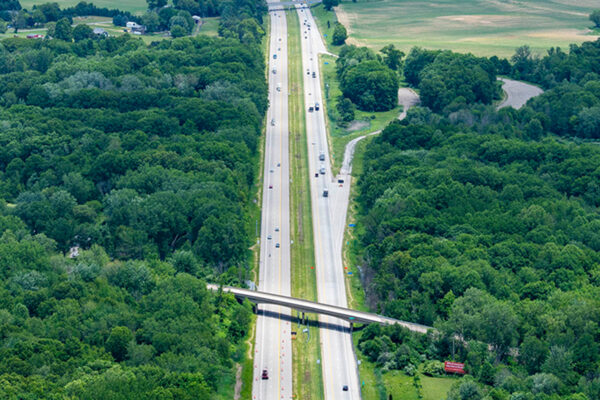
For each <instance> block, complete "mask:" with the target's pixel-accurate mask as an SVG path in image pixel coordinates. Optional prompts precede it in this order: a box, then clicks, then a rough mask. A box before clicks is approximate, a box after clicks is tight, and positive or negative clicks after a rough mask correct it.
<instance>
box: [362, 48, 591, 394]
mask: <svg viewBox="0 0 600 400" xmlns="http://www.w3.org/2000/svg"><path fill="white" fill-rule="evenodd" d="M590 46H591V48H596V47H597V46H598V43H597V42H594V43H590V44H584V45H582V46H581V47H582V48H586V49H590ZM415 52H421V53H423V51H422V50H413V52H411V53H412V54H413V55H414V54H415ZM425 54H427V52H425ZM587 54H588V55H589V56H590V58H591V60H588V59H586V58H585V57H583V58H581V59H580V62H579V63H578V65H577V70H579V71H580V72H582V73H583V76H587V77H586V78H585V79H583V76H582V77H581V79H582V80H585V83H584V84H583V85H582V89H581V90H582V91H585V93H580V95H579V96H578V97H577V98H574V97H571V96H572V95H571V94H570V93H569V92H565V91H564V90H562V91H561V89H560V88H561V87H562V86H563V85H558V86H557V87H555V88H553V89H550V90H548V91H547V92H546V93H545V94H544V95H542V96H540V97H539V98H536V99H533V100H531V101H530V102H529V103H528V106H526V107H523V108H522V109H520V110H518V111H517V110H514V109H503V110H500V111H496V110H495V109H494V107H493V106H491V105H485V104H483V103H485V102H487V100H486V101H485V102H484V101H482V100H476V99H475V98H473V100H472V101H469V100H467V101H464V100H462V99H461V103H462V105H461V106H460V107H458V106H457V104H458V102H455V100H456V99H455V98H454V99H452V98H451V97H448V99H449V100H450V102H449V103H448V105H446V106H444V107H441V108H440V107H437V109H438V110H439V111H440V113H435V112H432V111H431V110H430V109H429V108H424V107H415V108H413V109H411V110H409V112H408V116H407V118H406V119H405V120H404V121H402V122H400V121H397V122H393V123H392V124H390V125H389V126H388V127H387V128H386V129H385V130H384V131H383V132H382V133H381V135H379V136H378V137H376V138H375V139H374V140H373V141H372V142H370V143H369V144H368V146H367V150H366V153H365V157H364V172H363V174H362V175H361V177H360V179H359V182H358V188H359V193H360V194H359V197H358V202H359V205H360V216H359V237H360V245H359V247H360V249H361V250H360V251H361V257H362V279H363V283H364V286H365V290H366V294H367V301H368V303H369V304H370V306H371V307H372V308H373V309H374V310H376V311H378V312H381V313H384V314H386V315H389V316H392V317H396V318H399V319H404V320H411V321H415V322H420V323H423V324H427V325H434V326H435V327H436V328H437V329H438V330H439V332H440V334H438V335H431V336H429V337H428V338H427V341H426V343H425V344H424V343H423V342H422V341H421V340H418V339H415V338H411V337H410V336H409V335H408V334H406V333H404V334H402V333H398V332H395V331H381V335H373V334H372V333H370V334H369V335H371V336H372V337H371V336H369V335H367V337H366V339H365V340H363V341H362V342H361V344H359V348H360V349H361V351H362V352H363V353H364V354H365V355H367V356H368V357H369V358H370V359H371V360H373V361H375V362H377V363H378V365H379V366H380V367H381V368H387V369H404V370H405V371H406V372H407V373H413V372H414V368H415V367H416V366H417V365H418V363H420V362H423V360H444V359H446V360H447V359H454V360H456V361H463V362H465V363H466V368H467V370H468V372H469V374H470V375H471V376H472V377H473V379H471V380H469V379H466V380H461V381H460V382H459V383H458V384H457V387H456V388H455V389H453V390H452V391H451V393H450V394H449V398H451V399H467V398H468V399H482V398H484V397H485V396H488V397H489V398H493V399H509V398H510V399H515V398H519V399H520V398H522V399H532V400H533V399H575V398H577V399H589V400H591V399H596V398H600V375H599V372H598V371H600V351H599V347H600V346H599V343H600V329H599V323H600V313H598V310H600V302H599V300H598V299H599V295H600V289H599V287H600V279H599V276H600V275H599V267H598V265H600V253H599V252H600V215H599V214H598V210H597V207H598V205H599V204H600V201H599V200H598V199H599V196H598V194H599V193H600V186H599V183H598V182H599V181H598V176H597V169H598V165H600V149H598V148H597V146H596V145H592V144H575V143H569V142H565V141H559V140H558V139H557V138H555V137H553V136H551V135H550V134H549V131H550V129H548V126H549V125H548V124H550V123H551V117H550V116H549V115H548V107H547V106H546V107H544V106H543V104H547V101H548V99H549V98H552V99H554V101H556V102H557V103H562V104H564V106H563V107H567V108H568V107H569V106H568V105H569V102H572V103H573V104H579V106H582V107H584V106H585V105H586V104H591V103H593V102H596V101H597V100H598V93H600V91H594V90H593V87H594V86H595V85H598V84H600V81H599V80H598V79H597V75H594V74H595V73H594V72H592V71H587V72H583V71H584V69H583V67H582V66H585V65H588V66H589V67H590V68H596V65H594V67H592V64H594V63H593V62H592V60H593V59H594V57H595V51H591V50H589V51H587ZM440 56H442V57H443V58H442V59H443V60H445V62H444V63H441V62H440V65H438V66H435V65H434V64H435V59H436V58H437V57H440ZM411 58H412V60H411ZM457 59H462V60H461V61H458V62H456V63H454V62H453V60H457ZM414 60H416V58H414V57H411V56H410V55H409V56H408V58H407V60H406V68H408V69H409V70H411V69H412V70H413V71H414V70H415V69H414V68H415V67H410V66H409V65H410V64H411V63H412V62H413V61H414ZM488 63H491V64H492V66H493V67H490V70H491V71H492V72H493V71H494V69H495V70H496V71H497V70H499V67H502V68H506V66H505V65H503V66H502V65H500V64H498V65H495V66H494V64H495V62H494V60H485V59H475V58H474V57H472V56H464V58H462V56H459V57H455V56H453V55H452V54H450V53H446V55H445V56H444V53H438V54H437V55H435V57H434V58H433V60H431V61H429V62H427V63H423V64H427V65H428V66H426V67H420V68H416V69H420V70H421V72H420V73H418V74H415V75H413V77H411V78H409V76H410V74H409V75H407V76H406V77H407V79H418V85H419V87H420V88H421V90H423V87H422V86H421V85H422V84H423V79H428V74H427V73H424V72H423V71H426V70H427V68H429V66H431V68H433V69H439V70H440V71H442V70H444V71H448V68H451V69H452V70H454V71H455V72H456V73H458V74H459V76H463V77H469V76H470V74H471V73H472V72H473V71H476V70H479V69H481V70H480V71H479V72H478V73H477V74H476V75H477V76H479V77H480V78H481V80H480V83H481V84H482V85H483V84H485V85H484V86H482V87H486V88H491V87H492V86H493V85H491V83H492V82H493V81H491V78H492V76H493V74H492V75H490V74H488V73H487V72H485V71H486V68H487V67H488V66H489V64H488ZM423 64H421V65H423ZM502 64H504V63H502ZM450 66H451V67H450ZM512 67H514V64H513V65H511V68H512ZM461 69H464V71H462V72H461ZM559 70H560V68H559ZM406 71H407V70H406V69H405V74H406ZM481 71H484V72H481ZM557 73H558V71H557ZM442 76H444V75H442ZM442 76H440V77H442ZM454 79H455V77H454V75H451V76H445V78H443V80H445V81H453V80H454ZM494 80H495V77H494ZM477 81H478V80H475V81H473V80H470V79H467V80H466V83H467V84H469V82H477ZM488 83H490V85H488ZM564 85H573V84H572V83H568V84H564ZM442 87H445V88H446V89H444V90H449V91H450V92H452V93H454V95H455V96H457V97H458V96H461V95H460V94H459V93H460V90H463V89H461V88H460V86H455V85H454V84H453V83H451V82H445V83H444V85H443V86H442ZM453 87H456V88H458V89H457V90H454V89H449V88H453ZM586 88H587V89H586ZM421 93H422V94H423V92H421ZM490 93H491V92H490ZM550 96H552V97H550ZM465 99H466V98H465ZM453 103H454V105H453ZM557 107H558V106H557ZM571 110H572V109H571ZM572 115H573V114H572V113H571V116H572ZM586 132H588V131H587V130H586ZM456 338H463V339H462V340H459V339H456ZM488 346H489V348H488ZM399 360H403V361H402V362H399ZM426 369H427V370H428V371H429V372H430V373H435V371H438V372H440V368H439V364H437V365H436V364H432V363H429V362H428V363H426ZM488 397H486V398H488Z"/></svg>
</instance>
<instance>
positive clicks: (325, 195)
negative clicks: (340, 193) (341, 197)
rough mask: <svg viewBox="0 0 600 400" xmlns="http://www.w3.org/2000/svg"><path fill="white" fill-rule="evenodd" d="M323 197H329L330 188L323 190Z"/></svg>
mask: <svg viewBox="0 0 600 400" xmlns="http://www.w3.org/2000/svg"><path fill="white" fill-rule="evenodd" d="M323 197H329V190H327V189H325V190H323Z"/></svg>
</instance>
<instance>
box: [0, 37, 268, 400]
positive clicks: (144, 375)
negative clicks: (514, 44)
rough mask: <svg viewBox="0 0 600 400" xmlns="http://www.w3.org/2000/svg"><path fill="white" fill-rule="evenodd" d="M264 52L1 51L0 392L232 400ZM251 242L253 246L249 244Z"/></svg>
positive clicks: (218, 42)
mask: <svg viewBox="0 0 600 400" xmlns="http://www.w3.org/2000/svg"><path fill="white" fill-rule="evenodd" d="M264 69H265V65H264V55H263V53H262V51H261V48H260V46H259V44H258V43H257V42H246V43H242V42H241V41H240V40H237V39H232V38H229V39H224V38H210V37H206V36H197V37H195V38H181V39H174V40H172V41H166V40H165V41H161V42H155V43H152V44H151V45H145V44H144V42H143V41H142V40H140V39H137V38H133V37H130V36H127V35H126V36H121V37H109V38H100V39H96V40H91V39H85V38H84V39H82V40H79V41H77V42H71V41H63V40H56V39H55V40H44V41H33V40H27V39H20V38H10V39H5V40H3V41H2V42H0V105H1V106H2V108H0V121H1V122H0V124H1V126H2V129H1V130H0V199H2V200H0V338H1V340H2V342H3V343H4V344H5V345H4V346H2V349H0V359H2V361H3V362H2V363H1V364H2V365H1V366H0V392H1V393H3V394H8V395H9V397H10V398H12V397H15V398H17V397H18V398H67V397H69V398H81V399H106V398H116V399H134V398H181V399H188V398H189V399H192V398H194V399H197V398H201V399H208V398H211V399H212V398H230V397H231V395H232V389H231V388H232V383H231V382H233V380H234V378H233V362H234V361H241V360H242V358H243V354H244V351H245V349H244V345H243V343H242V342H243V340H242V339H243V337H244V336H245V334H246V331H247V329H248V325H249V321H250V318H251V312H250V310H249V309H248V307H247V306H246V305H239V304H238V303H237V301H235V299H233V298H232V297H229V296H221V295H214V294H211V293H208V292H207V291H206V289H205V284H206V283H205V280H204V279H207V280H211V281H220V282H225V283H233V284H238V285H239V284H242V282H243V281H244V280H245V279H247V273H248V272H247V271H248V266H247V261H248V257H249V250H248V247H249V246H250V245H251V241H250V240H249V236H250V234H249V232H250V231H252V232H253V229H254V224H253V223H252V221H251V220H250V212H251V210H250V204H252V202H251V199H252V198H253V196H254V190H255V183H256V182H255V179H256V177H255V172H256V171H257V170H258V168H257V164H258V142H259V137H260V134H261V126H262V121H263V118H264V114H265V112H266V108H267V86H266V82H265V76H264ZM250 225H252V229H250Z"/></svg>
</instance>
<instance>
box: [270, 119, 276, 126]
mask: <svg viewBox="0 0 600 400" xmlns="http://www.w3.org/2000/svg"><path fill="white" fill-rule="evenodd" d="M271 126H275V118H273V119H271Z"/></svg>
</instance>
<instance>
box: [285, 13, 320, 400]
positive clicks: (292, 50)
mask: <svg viewBox="0 0 600 400" xmlns="http://www.w3.org/2000/svg"><path fill="white" fill-rule="evenodd" d="M286 17H287V25H288V78H289V82H288V87H289V92H290V93H289V94H290V96H289V102H288V105H289V131H290V137H289V144H290V149H289V151H290V176H291V180H292V182H291V185H290V219H291V220H290V224H291V240H293V241H294V243H293V244H292V246H291V269H292V270H291V279H292V296H294V297H300V298H303V299H307V300H312V301H316V300H317V280H316V270H315V269H311V267H314V265H315V252H314V241H313V226H312V210H311V198H310V184H309V179H310V177H309V170H308V143H307V138H306V120H305V114H304V86H303V81H302V78H303V76H302V57H301V50H302V49H301V47H300V23H299V21H298V16H297V14H296V11H290V12H286ZM293 313H294V314H296V312H295V311H293ZM296 315H297V314H296ZM306 322H307V324H306V325H300V324H299V323H296V322H294V324H293V326H292V330H294V331H296V332H297V335H296V339H295V340H294V343H293V344H292V350H293V364H292V368H293V387H294V395H295V398H297V399H309V400H319V399H323V376H322V371H321V365H320V364H317V360H318V359H320V358H321V346H320V339H319V329H318V326H317V316H316V315H308V314H307V321H306ZM306 328H307V329H308V330H309V331H308V332H306V333H304V332H303V330H304V329H306Z"/></svg>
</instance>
